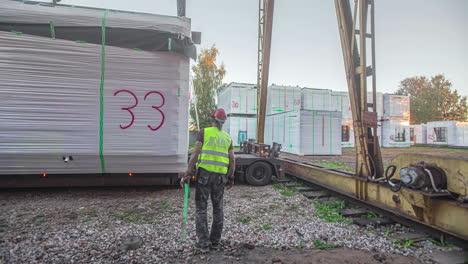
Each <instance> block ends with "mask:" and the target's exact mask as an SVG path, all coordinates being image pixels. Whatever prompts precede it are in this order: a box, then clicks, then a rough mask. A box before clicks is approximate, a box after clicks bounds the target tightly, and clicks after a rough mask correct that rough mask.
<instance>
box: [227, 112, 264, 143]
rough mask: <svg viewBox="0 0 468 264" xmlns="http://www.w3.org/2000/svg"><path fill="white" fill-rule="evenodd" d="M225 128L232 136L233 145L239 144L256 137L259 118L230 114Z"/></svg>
mask: <svg viewBox="0 0 468 264" xmlns="http://www.w3.org/2000/svg"><path fill="white" fill-rule="evenodd" d="M223 130H224V131H226V133H228V134H229V135H230V136H231V138H232V144H233V146H239V145H240V142H241V141H244V140H248V139H255V138H256V133H257V118H256V117H245V116H229V117H228V119H227V121H226V123H224V125H223Z"/></svg>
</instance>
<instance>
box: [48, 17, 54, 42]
mask: <svg viewBox="0 0 468 264" xmlns="http://www.w3.org/2000/svg"><path fill="white" fill-rule="evenodd" d="M49 24H50V37H51V38H52V39H55V24H54V21H49Z"/></svg>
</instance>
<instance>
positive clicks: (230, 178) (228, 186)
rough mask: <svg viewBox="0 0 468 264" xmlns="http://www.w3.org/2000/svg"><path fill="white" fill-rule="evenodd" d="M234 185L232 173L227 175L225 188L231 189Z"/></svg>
mask: <svg viewBox="0 0 468 264" xmlns="http://www.w3.org/2000/svg"><path fill="white" fill-rule="evenodd" d="M232 186H234V175H233V176H229V177H228V182H227V184H226V189H228V190H229V189H231V188H232Z"/></svg>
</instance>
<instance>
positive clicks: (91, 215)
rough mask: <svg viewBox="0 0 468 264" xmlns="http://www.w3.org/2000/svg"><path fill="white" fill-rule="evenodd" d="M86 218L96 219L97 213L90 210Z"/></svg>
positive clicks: (94, 210)
mask: <svg viewBox="0 0 468 264" xmlns="http://www.w3.org/2000/svg"><path fill="white" fill-rule="evenodd" d="M88 216H89V217H97V211H96V209H91V210H89V211H88Z"/></svg>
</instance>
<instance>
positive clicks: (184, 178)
mask: <svg viewBox="0 0 468 264" xmlns="http://www.w3.org/2000/svg"><path fill="white" fill-rule="evenodd" d="M191 177H192V173H191V172H190V171H186V172H185V174H184V176H182V178H181V179H180V187H182V188H184V184H186V183H190V178H191Z"/></svg>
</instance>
